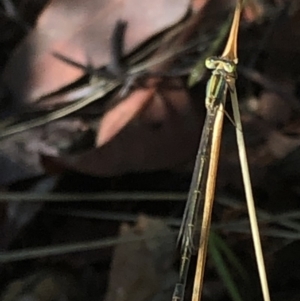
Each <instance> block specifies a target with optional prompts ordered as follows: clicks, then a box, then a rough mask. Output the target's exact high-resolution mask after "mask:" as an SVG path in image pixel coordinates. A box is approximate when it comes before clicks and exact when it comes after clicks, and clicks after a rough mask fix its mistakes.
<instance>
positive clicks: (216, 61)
mask: <svg viewBox="0 0 300 301" xmlns="http://www.w3.org/2000/svg"><path fill="white" fill-rule="evenodd" d="M205 66H206V68H207V69H210V70H212V69H222V70H224V71H225V72H226V73H234V72H235V70H236V64H235V63H234V62H233V61H230V60H227V59H223V58H219V57H209V58H207V59H206V60H205Z"/></svg>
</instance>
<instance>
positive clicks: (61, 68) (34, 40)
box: [4, 0, 190, 102]
mask: <svg viewBox="0 0 300 301" xmlns="http://www.w3.org/2000/svg"><path fill="white" fill-rule="evenodd" d="M189 2H190V0H172V1H170V0H154V1H139V0H129V1H121V0H115V1H108V0H101V1H94V0H88V1H84V2H82V1H80V0H76V1H74V0H72V1H70V0H64V1H61V0H53V1H51V2H50V4H49V5H48V6H47V7H46V9H45V10H44V12H43V13H42V14H41V16H40V18H39V20H38V22H37V26H36V28H35V29H34V30H33V31H32V32H31V33H30V34H29V35H28V36H27V37H26V39H25V40H24V41H23V42H22V43H21V44H20V45H19V47H18V48H17V49H16V51H15V53H14V54H13V55H12V56H11V59H10V61H9V62H8V64H7V66H6V69H5V72H4V79H5V82H6V83H7V85H8V87H9V88H10V90H11V91H12V93H13V94H14V96H15V97H16V99H18V100H20V101H22V102H23V101H25V102H33V101H35V100H36V99H38V98H40V97H41V96H43V95H46V94H48V93H50V92H54V91H56V90H58V89H60V88H62V87H64V86H66V85H68V84H70V83H72V82H74V81H75V80H76V79H78V78H79V77H80V76H82V75H83V71H82V70H80V69H77V68H74V67H73V66H71V65H68V64H66V63H65V62H63V61H60V60H58V59H57V58H55V57H54V56H53V52H56V53H60V54H62V55H64V56H66V57H69V58H70V59H72V60H74V61H76V62H78V63H81V64H83V65H88V64H89V63H91V64H92V65H93V66H96V67H100V66H105V65H108V64H109V63H110V60H111V51H112V49H111V43H110V39H111V37H112V33H113V30H114V27H115V25H116V23H117V21H119V20H123V21H126V22H128V26H127V29H126V33H125V39H124V42H125V45H124V53H125V54H128V53H130V52H131V51H133V50H134V49H136V48H137V47H138V46H139V45H140V44H141V43H143V42H145V41H146V40H147V39H149V38H150V37H152V36H153V35H155V34H157V33H159V32H162V31H163V30H165V29H167V28H169V27H171V26H173V25H174V24H176V23H177V22H178V21H179V20H180V19H182V18H183V17H184V16H185V15H186V13H187V11H188V8H189ZM141 25H142V26H141Z"/></svg>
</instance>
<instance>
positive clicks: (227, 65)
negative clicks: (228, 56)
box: [224, 62, 235, 73]
mask: <svg viewBox="0 0 300 301" xmlns="http://www.w3.org/2000/svg"><path fill="white" fill-rule="evenodd" d="M224 70H225V71H226V72H228V73H233V72H234V71H235V64H234V63H232V62H226V63H225V64H224Z"/></svg>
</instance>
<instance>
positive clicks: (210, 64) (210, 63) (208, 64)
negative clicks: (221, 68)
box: [205, 57, 216, 69]
mask: <svg viewBox="0 0 300 301" xmlns="http://www.w3.org/2000/svg"><path fill="white" fill-rule="evenodd" d="M205 67H206V68H207V69H215V68H216V61H215V59H214V58H212V57H209V58H207V59H206V60H205Z"/></svg>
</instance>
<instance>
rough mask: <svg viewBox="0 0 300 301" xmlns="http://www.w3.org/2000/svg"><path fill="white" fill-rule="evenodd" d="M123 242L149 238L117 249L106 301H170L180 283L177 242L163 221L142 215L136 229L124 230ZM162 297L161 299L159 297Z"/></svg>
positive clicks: (121, 245)
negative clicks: (175, 258) (174, 262)
mask: <svg viewBox="0 0 300 301" xmlns="http://www.w3.org/2000/svg"><path fill="white" fill-rule="evenodd" d="M120 235H121V237H122V239H126V238H128V239H133V238H135V237H139V236H145V239H143V240H140V241H137V242H128V243H122V244H120V245H118V246H117V247H116V248H115V251H114V257H113V261H112V265H111V271H110V277H109V285H108V291H107V294H106V296H105V298H104V300H105V301H129V300H130V301H143V300H149V299H151V300H152V299H153V298H155V300H161V301H162V300H168V299H170V298H171V295H172V291H173V286H174V284H175V282H176V279H177V278H176V274H177V273H176V272H174V270H173V268H172V259H173V252H174V249H175V239H174V236H173V235H172V233H171V231H170V229H169V228H168V227H167V226H166V225H165V224H164V223H163V222H162V221H161V220H159V219H153V218H148V217H146V216H144V215H141V216H140V217H139V218H138V221H137V224H136V225H135V226H134V227H129V226H128V225H127V224H123V225H121V227H120ZM158 295H159V296H158Z"/></svg>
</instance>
